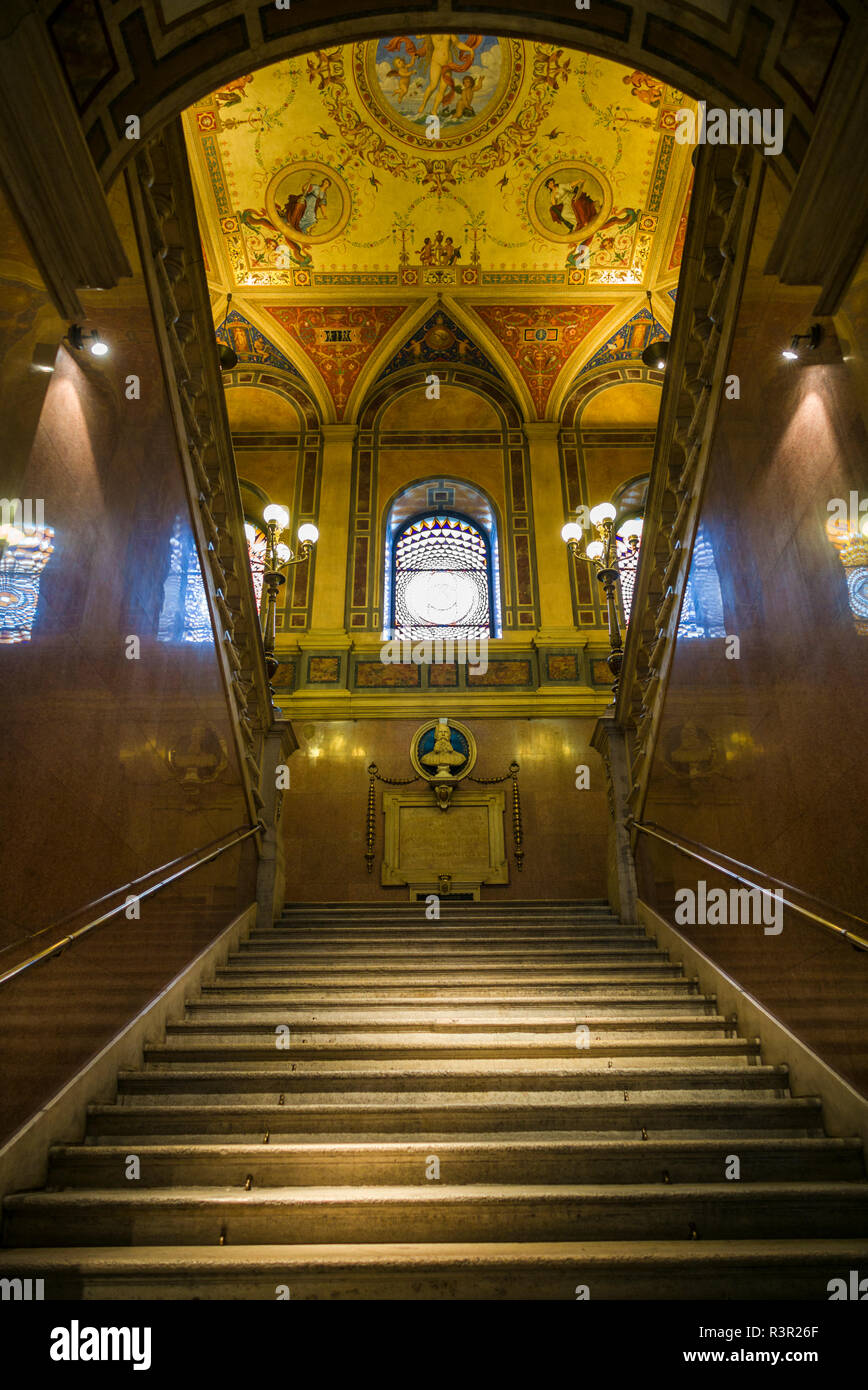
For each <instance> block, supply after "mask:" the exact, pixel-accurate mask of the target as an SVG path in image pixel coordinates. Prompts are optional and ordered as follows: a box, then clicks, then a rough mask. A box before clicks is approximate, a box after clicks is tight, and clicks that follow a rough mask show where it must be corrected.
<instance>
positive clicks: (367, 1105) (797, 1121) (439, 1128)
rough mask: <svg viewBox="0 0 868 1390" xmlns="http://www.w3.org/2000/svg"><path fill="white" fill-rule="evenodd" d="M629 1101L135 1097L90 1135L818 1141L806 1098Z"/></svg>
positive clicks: (104, 1110) (578, 1097) (816, 1107)
mask: <svg viewBox="0 0 868 1390" xmlns="http://www.w3.org/2000/svg"><path fill="white" fill-rule="evenodd" d="M282 1094H285V1093H282ZM632 1096H633V1098H632V1100H628V1101H624V1100H623V1098H618V1099H615V1100H611V1099H609V1098H607V1097H603V1098H601V1097H600V1096H599V1095H595V1094H594V1093H593V1092H590V1093H586V1094H584V1095H582V1094H581V1093H577V1092H572V1093H569V1092H567V1093H560V1094H558V1095H556V1096H555V1098H554V1099H552V1098H550V1097H548V1096H542V1097H541V1096H538V1095H533V1094H531V1095H528V1094H525V1093H522V1094H519V1095H515V1094H513V1095H503V1094H500V1095H498V1094H497V1093H493V1094H489V1095H487V1096H484V1097H479V1096H472V1095H471V1096H469V1097H467V1096H462V1097H458V1096H455V1095H446V1096H437V1097H435V1098H428V1097H424V1098H418V1097H415V1098H414V1097H412V1096H403V1097H402V1098H401V1099H400V1100H388V1099H384V1098H383V1097H382V1096H374V1097H371V1098H364V1097H362V1098H358V1097H354V1096H352V1095H351V1096H350V1099H349V1102H347V1101H346V1099H345V1098H344V1097H343V1096H341V1095H337V1096H335V1095H332V1096H330V1097H328V1099H318V1098H311V1097H310V1096H306V1097H305V1098H304V1099H303V1100H299V1099H294V1100H293V1101H292V1102H291V1104H288V1105H287V1104H286V1103H284V1104H281V1103H280V1101H279V1100H278V1101H273V1100H261V1101H259V1102H255V1101H254V1102H251V1101H249V1100H247V1101H238V1102H232V1103H230V1102H229V1101H227V1100H226V1099H225V1098H224V1099H223V1100H222V1101H220V1102H217V1103H205V1102H202V1101H198V1102H197V1101H195V1100H189V1099H188V1100H186V1101H184V1102H181V1101H176V1102H174V1103H173V1102H172V1101H171V1099H166V1098H164V1099H162V1100H161V1099H160V1098H159V1097H152V1098H151V1102H152V1103H148V1102H147V1100H146V1099H143V1098H142V1097H139V1098H138V1099H137V1100H136V1101H132V1100H124V1102H123V1103H122V1104H114V1105H90V1106H88V1120H87V1134H88V1138H89V1139H90V1140H91V1141H95V1142H98V1141H101V1140H103V1139H109V1138H115V1139H117V1140H118V1142H121V1141H122V1139H121V1137H123V1140H129V1141H130V1142H136V1137H137V1136H138V1137H140V1138H147V1137H149V1136H150V1137H152V1138H153V1139H154V1140H155V1141H157V1140H159V1138H160V1137H161V1136H162V1137H165V1136H167V1135H170V1136H177V1135H180V1136H184V1137H185V1138H186V1139H187V1140H188V1141H189V1142H191V1143H192V1142H198V1141H199V1139H200V1137H201V1138H202V1139H203V1140H206V1139H207V1137H208V1136H210V1135H217V1136H219V1137H220V1138H228V1137H229V1136H230V1135H232V1136H238V1137H243V1138H245V1139H249V1140H251V1141H255V1140H259V1141H260V1142H263V1141H264V1136H265V1135H266V1134H267V1135H268V1136H269V1139H270V1140H271V1139H273V1140H274V1141H275V1142H277V1136H278V1135H287V1136H289V1137H291V1138H293V1139H296V1140H299V1139H300V1138H301V1137H302V1136H308V1135H309V1136H311V1137H316V1136H318V1137H320V1138H323V1137H325V1136H329V1138H334V1139H342V1138H345V1137H346V1138H349V1137H355V1138H356V1139H358V1140H359V1142H362V1141H361V1136H362V1135H365V1136H374V1137H376V1138H380V1137H383V1138H385V1137H388V1138H393V1137H394V1136H396V1135H398V1136H402V1137H407V1138H412V1137H421V1136H425V1137H426V1138H429V1137H431V1136H434V1135H444V1136H447V1135H451V1136H453V1137H454V1136H455V1135H456V1134H461V1135H478V1134H480V1133H491V1132H500V1131H503V1132H504V1133H512V1134H522V1133H527V1132H529V1131H533V1132H535V1133H536V1132H538V1133H546V1134H548V1133H551V1132H563V1131H578V1132H579V1133H581V1134H582V1135H583V1136H584V1137H585V1138H605V1137H606V1136H615V1135H617V1136H618V1137H620V1136H622V1135H624V1134H629V1135H632V1136H633V1137H634V1138H637V1139H638V1138H640V1137H641V1133H642V1130H643V1128H644V1130H645V1131H646V1133H647V1134H648V1135H649V1137H651V1138H665V1137H675V1136H677V1135H679V1134H691V1135H693V1134H696V1133H697V1132H698V1131H707V1132H708V1135H709V1136H711V1135H715V1134H723V1135H724V1136H725V1137H726V1138H727V1139H729V1140H733V1141H734V1140H735V1139H737V1138H738V1137H739V1136H740V1135H745V1136H754V1137H760V1136H762V1135H777V1134H780V1133H781V1132H785V1133H786V1134H787V1135H789V1136H790V1137H793V1138H796V1137H807V1136H822V1134H823V1128H822V1123H823V1120H822V1105H821V1103H820V1101H819V1100H818V1099H816V1098H815V1097H812V1096H809V1097H804V1096H800V1097H793V1096H776V1097H771V1096H768V1095H751V1094H747V1093H745V1092H741V1093H738V1094H736V1095H732V1094H730V1095H727V1096H720V1095H707V1094H706V1095H703V1096H702V1097H701V1098H699V1099H691V1098H685V1097H683V1096H678V1095H671V1094H670V1095H666V1094H665V1093H663V1094H661V1093H660V1092H656V1093H654V1094H653V1095H647V1094H642V1093H641V1092H635V1091H634V1092H633V1093H632ZM265 1142H268V1141H265Z"/></svg>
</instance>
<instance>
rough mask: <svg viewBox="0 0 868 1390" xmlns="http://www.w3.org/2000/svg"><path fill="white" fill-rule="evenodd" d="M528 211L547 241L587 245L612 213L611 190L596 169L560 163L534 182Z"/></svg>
mask: <svg viewBox="0 0 868 1390" xmlns="http://www.w3.org/2000/svg"><path fill="white" fill-rule="evenodd" d="M527 210H528V216H529V217H530V220H531V223H532V224H533V226H534V228H535V230H536V231H537V232H539V233H540V234H541V235H542V236H544V237H545V238H546V240H547V241H560V242H578V241H587V240H588V239H589V238H590V237H591V236H593V234H594V232H595V231H597V229H598V228H599V227H600V226H601V225H602V223H603V222H604V221H605V220H606V218H607V217H608V216H609V213H610V212H611V211H612V189H611V187H610V186H609V182H608V180H607V179H606V178H604V176H603V175H602V174H601V173H600V171H599V169H595V168H593V167H592V166H591V165H590V164H584V163H583V162H582V161H581V160H561V161H560V162H559V163H557V164H550V165H549V166H548V168H546V169H543V171H542V173H540V174H538V175H537V177H536V178H535V179H534V181H533V183H532V185H531V189H530V193H529V194H528V200H527Z"/></svg>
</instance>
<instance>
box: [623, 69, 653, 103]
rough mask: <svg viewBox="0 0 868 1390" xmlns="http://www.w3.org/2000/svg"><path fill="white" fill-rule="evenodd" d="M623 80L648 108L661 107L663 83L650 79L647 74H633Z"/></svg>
mask: <svg viewBox="0 0 868 1390" xmlns="http://www.w3.org/2000/svg"><path fill="white" fill-rule="evenodd" d="M622 80H623V82H624V85H625V86H627V87H629V88H630V91H631V92H632V94H633V96H634V97H636V99H637V100H638V101H644V102H645V103H646V105H648V106H659V105H660V103H661V101H662V100H663V83H662V82H658V81H657V80H656V78H654V77H649V76H648V74H647V73H646V72H631V73H628V74H627V76H626V77H625V78H623V79H622Z"/></svg>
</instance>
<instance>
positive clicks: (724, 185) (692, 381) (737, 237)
mask: <svg viewBox="0 0 868 1390" xmlns="http://www.w3.org/2000/svg"><path fill="white" fill-rule="evenodd" d="M762 175H763V159H762V156H761V155H758V154H757V153H756V151H755V150H753V149H751V148H750V147H749V146H745V147H736V146H732V147H730V146H717V147H709V146H706V147H703V148H702V149H701V151H700V155H699V158H698V159H697V168H696V182H695V187H694V193H693V200H694V201H693V211H692V215H691V219H690V226H689V228H688V234H687V241H686V244H685V252H684V263H683V268H682V276H681V281H680V284H679V290H678V300H677V305H676V310H675V321H674V323H673V329H672V338H671V341H670V347H669V359H668V365H667V370H666V376H665V381H664V386H663V399H662V402H661V409H660V418H659V421H658V428H657V440H656V445H655V451H654V458H653V462H652V465H651V475H650V481H649V486H648V501H647V504H646V508H645V529H644V531H643V533H642V545H641V549H640V552H639V565H638V568H637V571H636V582H635V586H634V589H633V604H632V612H631V616H630V623H629V625H628V628H627V636H626V641H625V645H624V661H623V665H622V668H621V678H620V688H619V691H618V697H617V710H616V717H617V723H618V725H619V726H620V727H621V728H622V729H625V730H628V731H631V730H633V729H635V738H634V747H633V758H632V767H631V772H630V778H631V784H632V788H631V792H630V796H629V809H630V814H631V815H632V816H634V817H637V818H638V817H640V816H641V813H642V807H643V804H644V799H645V795H646V789H647V783H648V777H649V774H650V767H651V757H652V753H653V750H654V747H655V744H656V739H657V730H658V727H659V723H660V718H661V713H662V709H663V696H664V693H665V690H666V685H667V682H668V678H669V671H670V669H671V664H672V659H673V656H674V651H675V634H676V632H677V628H678V619H679V613H680V609H681V599H682V596H683V593H684V586H685V584H686V582H687V575H688V572H689V569H690V561H691V556H692V552H693V542H694V539H695V536H696V531H697V528H698V524H699V510H700V505H701V501H702V493H703V488H704V483H705V476H706V471H707V466H708V458H709V453H710V448H711V439H712V434H713V431H714V424H715V420H716V417H717V411H718V408H719V405H720V401H721V398H722V395H723V378H724V375H725V371H726V365H727V359H728V355H729V349H730V345H731V343H732V338H733V334H734V331H735V324H736V318H737V312H738V304H739V298H740V294H741V286H742V282H743V279H744V275H745V272H746V268H747V261H748V253H749V243H750V235H751V232H752V229H753V223H754V218H755V213H756V208H757V204H758V201H759V193H760V188H761V186H762Z"/></svg>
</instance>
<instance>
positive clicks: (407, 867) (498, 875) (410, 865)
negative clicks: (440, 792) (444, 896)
mask: <svg viewBox="0 0 868 1390" xmlns="http://www.w3.org/2000/svg"><path fill="white" fill-rule="evenodd" d="M505 805H506V801H505V796H504V793H503V792H502V791H483V790H481V789H480V790H479V791H470V790H469V789H467V788H465V787H456V788H455V790H454V792H453V794H452V802H451V805H450V807H449V810H448V811H441V810H440V808H439V806H438V805H437V803H436V801H435V800H434V795H433V793H432V791H431V789H430V788H429V787H426V788H425V790H424V791H403V792H397V791H387V792H384V794H383V812H384V815H385V820H386V831H385V851H384V854H383V864H382V870H381V878H380V881H381V883H382V884H383V887H384V888H397V887H407V888H409V889H410V895H411V897H412V896H413V894H414V893H415V892H421V891H427V892H430V893H436V892H437V884H438V878H439V875H440V874H449V875H450V876H451V879H452V882H451V885H450V891H452V892H466V891H468V890H472V891H473V892H474V897H478V893H479V889H480V887H481V886H482V884H484V883H509V865H508V864H507V861H506V842H505V839H504V829H503V816H504V810H505ZM429 832H430V836H431V849H430V853H429V854H427V855H426V853H425V852H424V851H422V852H421V853H420V851H419V842H420V839H423V838H424V837H425V835H426V833H429ZM474 841H475V842H476V843H477V845H478V853H477V854H475V855H472V854H468V853H466V851H467V850H468V849H469V847H470V846H472V845H473V843H474ZM462 851H465V852H464V853H462Z"/></svg>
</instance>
